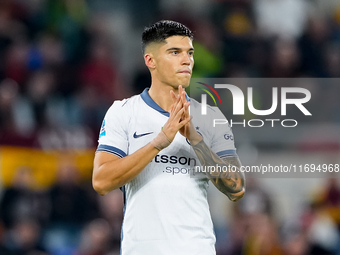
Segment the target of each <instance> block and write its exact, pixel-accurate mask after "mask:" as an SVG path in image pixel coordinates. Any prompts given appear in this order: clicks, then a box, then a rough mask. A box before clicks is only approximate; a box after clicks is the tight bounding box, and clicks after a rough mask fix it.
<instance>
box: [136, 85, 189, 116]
mask: <svg viewBox="0 0 340 255" xmlns="http://www.w3.org/2000/svg"><path fill="white" fill-rule="evenodd" d="M140 96H141V98H142V99H143V101H144V102H145V103H146V104H147V105H148V106H150V107H151V108H153V109H155V110H156V111H158V112H160V113H161V114H163V115H165V116H167V117H170V113H169V112H167V111H165V110H164V109H162V108H161V107H160V106H159V105H158V104H156V102H155V101H153V99H152V98H151V97H150V95H149V88H146V89H144V91H143V92H142V93H141V94H140ZM185 96H186V98H187V101H190V98H189V97H188V95H187V94H186V93H185Z"/></svg>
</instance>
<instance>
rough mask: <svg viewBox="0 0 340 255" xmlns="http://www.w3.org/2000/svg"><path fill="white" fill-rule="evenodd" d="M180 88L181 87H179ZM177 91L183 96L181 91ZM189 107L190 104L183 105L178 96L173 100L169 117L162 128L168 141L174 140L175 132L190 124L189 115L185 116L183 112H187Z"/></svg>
mask: <svg viewBox="0 0 340 255" xmlns="http://www.w3.org/2000/svg"><path fill="white" fill-rule="evenodd" d="M180 88H182V87H181V86H180ZM179 91H180V92H181V93H183V94H184V96H185V92H184V90H183V89H179ZM172 93H173V92H172ZM189 105H190V102H185V103H183V101H182V99H181V95H179V96H178V97H177V98H176V100H174V103H173V104H172V105H171V109H170V117H169V119H168V121H167V122H166V123H165V125H164V126H163V132H164V134H165V135H166V136H167V137H168V139H169V140H170V141H172V140H173V139H174V138H175V136H176V134H177V132H178V131H179V130H180V129H181V128H183V127H184V126H185V125H186V124H188V123H189V122H190V120H191V118H190V115H189V114H185V112H186V111H188V108H189Z"/></svg>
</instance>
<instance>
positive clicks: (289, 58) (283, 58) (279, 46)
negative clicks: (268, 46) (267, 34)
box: [264, 38, 300, 78]
mask: <svg viewBox="0 0 340 255" xmlns="http://www.w3.org/2000/svg"><path fill="white" fill-rule="evenodd" d="M266 69H267V70H266V71H265V72H264V76H265V77H272V78H294V77H297V76H298V74H299V71H300V56H299V52H298V50H297V47H296V44H295V41H293V40H287V39H286V40H285V39H282V38H278V39H277V40H275V42H274V45H273V49H272V51H271V54H270V55H269V62H268V66H267V68H266Z"/></svg>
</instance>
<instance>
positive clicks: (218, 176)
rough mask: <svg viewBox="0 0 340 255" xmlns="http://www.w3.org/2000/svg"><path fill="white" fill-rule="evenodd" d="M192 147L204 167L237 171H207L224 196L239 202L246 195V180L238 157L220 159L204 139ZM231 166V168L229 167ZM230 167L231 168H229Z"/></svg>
mask: <svg viewBox="0 0 340 255" xmlns="http://www.w3.org/2000/svg"><path fill="white" fill-rule="evenodd" d="M200 140H201V141H200V142H198V143H196V144H194V143H193V145H192V147H193V149H194V151H195V153H196V155H197V157H198V159H199V161H200V162H201V164H202V166H206V167H208V166H216V165H219V166H220V167H221V169H223V168H224V169H231V167H233V169H235V170H236V171H235V172H232V171H225V172H223V171H214V172H211V171H206V175H207V177H208V178H209V179H210V180H211V182H212V183H213V184H214V185H215V186H216V188H217V189H218V190H219V191H221V192H222V193H223V194H225V195H226V196H228V198H229V199H230V200H231V201H237V200H239V199H240V198H242V197H243V195H244V193H245V178H244V173H242V172H240V171H239V170H240V168H241V162H240V160H239V158H238V156H236V155H235V156H230V157H224V158H220V157H219V156H217V155H216V153H214V152H213V151H211V149H210V148H209V147H208V146H207V145H206V144H205V142H204V141H203V139H200ZM229 166H230V167H229ZM228 167H229V168H228Z"/></svg>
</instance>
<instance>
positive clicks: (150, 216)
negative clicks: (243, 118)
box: [97, 89, 236, 255]
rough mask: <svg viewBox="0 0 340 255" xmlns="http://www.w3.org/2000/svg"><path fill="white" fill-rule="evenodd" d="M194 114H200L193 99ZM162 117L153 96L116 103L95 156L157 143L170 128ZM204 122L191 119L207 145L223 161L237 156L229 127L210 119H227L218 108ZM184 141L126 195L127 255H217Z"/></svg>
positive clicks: (202, 188) (201, 186)
mask: <svg viewBox="0 0 340 255" xmlns="http://www.w3.org/2000/svg"><path fill="white" fill-rule="evenodd" d="M190 104H191V105H190V111H191V110H192V109H193V108H196V109H200V104H199V103H198V102H197V101H195V100H193V99H191V103H190ZM168 117H169V112H167V111H164V110H163V109H162V108H160V106H159V105H157V104H156V103H155V102H154V101H153V100H152V99H151V97H150V96H149V94H148V89H145V90H144V92H143V93H142V94H140V95H136V96H133V97H131V98H129V99H124V100H122V101H115V102H114V103H113V105H112V106H111V107H110V109H109V110H108V111H107V113H106V116H105V119H104V121H103V125H102V128H101V130H100V135H99V145H98V148H97V151H105V152H109V153H112V154H114V155H117V156H118V157H125V156H127V155H130V154H132V153H134V152H135V151H137V150H138V149H140V148H141V147H143V146H145V145H146V144H148V143H149V142H150V141H151V140H152V139H154V138H155V137H156V136H157V135H158V133H159V132H160V131H161V128H162V127H163V126H164V124H165V123H166V122H167V120H168ZM207 118H209V119H210V120H211V121H210V122H209V121H207V120H206V119H203V118H202V119H201V118H197V120H195V117H194V118H193V120H192V121H193V123H194V125H195V127H196V129H197V131H198V132H199V133H200V134H201V135H202V136H203V138H204V141H205V143H206V144H207V145H208V146H209V147H210V148H211V149H212V150H213V151H214V152H215V153H217V154H218V155H219V156H226V155H234V154H236V150H235V147H234V141H233V138H232V132H231V129H230V127H229V125H224V126H222V125H221V127H222V128H219V130H217V129H216V128H212V119H214V118H215V119H225V117H224V116H223V114H222V113H221V112H220V110H219V109H218V108H216V107H208V114H207ZM197 161H198V159H197V158H196V156H193V155H192V154H191V153H190V145H189V142H188V141H187V139H186V138H185V137H183V136H182V135H181V134H179V133H177V135H176V137H175V139H174V140H173V142H172V143H171V144H170V146H168V147H167V148H165V149H163V150H162V151H160V152H159V154H158V155H157V156H156V157H155V158H154V159H153V160H152V161H151V162H150V163H149V164H148V165H147V166H146V167H145V168H144V170H143V171H142V172H141V173H140V174H139V175H137V176H136V177H135V178H134V179H133V180H131V181H130V182H129V183H126V184H125V185H124V186H123V187H122V188H121V189H122V191H123V193H124V221H123V226H122V243H121V254H123V255H174V254H176V255H188V254H195V255H213V254H215V235H214V231H213V224H212V220H211V217H210V212H209V206H208V202H207V188H208V181H209V180H208V179H207V178H204V179H202V178H192V177H190V171H192V168H193V165H195V164H196V165H198V164H199V163H198V162H197Z"/></svg>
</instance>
